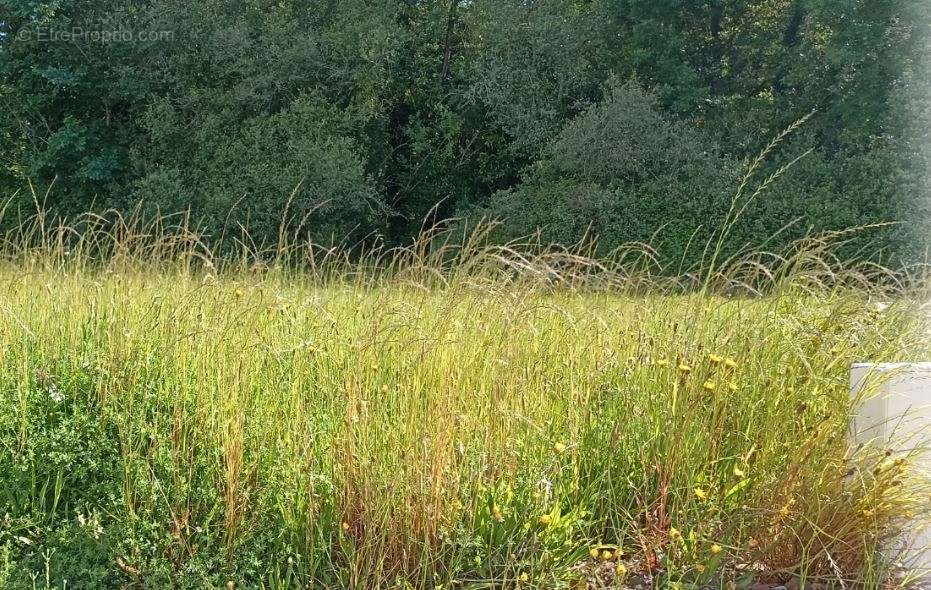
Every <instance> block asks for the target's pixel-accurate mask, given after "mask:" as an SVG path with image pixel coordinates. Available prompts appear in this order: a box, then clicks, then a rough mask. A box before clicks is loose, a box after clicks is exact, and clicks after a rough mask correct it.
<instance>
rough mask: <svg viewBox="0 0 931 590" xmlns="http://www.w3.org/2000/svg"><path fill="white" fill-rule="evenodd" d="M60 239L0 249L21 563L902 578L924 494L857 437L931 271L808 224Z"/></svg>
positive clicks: (116, 570)
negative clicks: (724, 240)
mask: <svg viewBox="0 0 931 590" xmlns="http://www.w3.org/2000/svg"><path fill="white" fill-rule="evenodd" d="M59 237H60V239H58V240H57V241H56V240H45V241H44V242H43V243H42V244H40V245H37V246H35V247H33V248H10V247H9V246H8V247H7V248H6V252H5V256H4V260H5V262H4V263H3V265H2V267H0V283H2V285H3V289H2V294H0V519H2V520H0V587H3V588H34V587H36V588H46V587H50V588H66V589H69V588H101V587H114V588H116V587H127V588H166V587H176V588H206V587H219V588H222V587H227V588H232V587H238V588H255V587H266V588H286V587H295V588H296V587H351V588H431V589H433V588H443V589H452V588H517V587H520V588H532V587H536V588H560V587H567V588H584V587H586V586H588V587H592V588H601V587H604V588H619V587H624V585H625V584H631V585H634V584H636V583H640V584H646V583H651V584H653V585H655V586H657V587H676V586H678V587H681V588H692V587H698V586H701V585H708V586H711V587H722V588H741V587H746V586H748V585H750V584H752V583H755V582H765V583H779V582H785V581H786V580H788V579H789V578H790V577H791V576H793V575H799V576H802V577H803V578H804V579H805V580H806V581H807V582H808V583H812V582H823V583H826V584H834V585H835V586H836V587H841V586H840V584H839V581H840V580H842V581H843V583H844V584H845V585H846V587H848V588H852V587H866V588H880V587H883V586H884V585H886V584H893V583H895V577H896V576H895V571H894V568H893V566H892V564H890V563H888V562H887V561H885V560H884V558H882V557H881V554H880V553H879V552H878V551H877V549H878V547H879V546H880V545H881V544H882V543H883V542H884V541H886V540H888V539H889V538H890V537H892V536H894V535H895V534H896V533H897V532H898V531H899V529H900V527H902V526H908V525H907V519H908V518H910V517H913V518H921V517H922V515H926V514H927V509H928V505H929V503H928V498H929V491H931V490H929V488H928V486H927V480H926V479H923V477H922V475H921V474H919V473H914V472H913V471H912V470H910V464H911V460H912V458H911V457H898V456H895V457H887V456H886V453H885V449H884V448H882V447H881V446H871V447H865V448H862V449H850V448H848V444H847V424H848V419H849V418H850V416H851V412H852V407H851V404H850V402H849V400H848V387H849V386H848V369H849V365H850V363H851V362H852V361H864V360H883V361H891V360H911V359H916V358H919V357H921V356H922V355H923V354H925V353H927V351H928V347H927V343H926V341H925V339H924V329H925V328H924V326H923V325H922V322H921V319H920V317H921V312H920V311H919V304H918V302H919V301H923V300H924V299H922V298H921V296H920V295H919V293H918V292H917V291H914V290H910V289H908V288H902V287H901V286H900V285H893V284H891V282H890V281H889V280H886V281H885V284H886V286H885V287H877V286H867V284H868V283H869V284H873V285H875V284H877V283H880V282H883V281H880V280H879V279H881V278H886V279H888V278H889V277H888V276H885V277H884V275H883V273H881V272H878V271H876V273H875V274H874V275H873V276H867V275H866V274H864V273H866V272H872V271H870V270H869V269H868V268H867V267H863V268H860V269H853V268H848V267H843V266H841V265H839V264H836V263H832V262H829V261H830V258H829V257H828V256H827V255H826V251H825V250H823V249H819V248H821V247H820V246H817V245H816V244H809V245H808V246H807V247H804V248H801V249H799V250H797V251H796V252H795V253H794V254H793V255H792V256H791V257H790V258H787V259H783V260H782V261H776V260H775V259H773V260H772V261H771V262H767V260H770V259H766V258H762V257H749V258H747V259H745V261H744V262H743V263H736V262H735V263H731V264H729V265H728V266H727V267H726V268H724V269H723V270H722V271H721V273H720V274H719V275H717V276H712V277H710V278H707V280H702V279H701V277H697V278H696V277H692V278H687V277H686V278H680V279H677V280H672V279H659V278H650V277H649V276H648V273H647V271H646V270H644V269H645V265H644V264H642V263H641V262H636V261H635V262H630V259H628V263H626V264H625V263H617V264H613V265H608V266H605V265H598V264H596V263H595V262H594V261H591V260H587V259H584V258H582V257H579V256H574V255H569V254H567V253H563V254H561V255H550V256H542V255H536V256H532V257H531V256H527V257H521V256H519V255H518V254H517V253H516V252H515V251H514V250H507V249H490V248H477V247H476V248H473V249H471V250H469V251H468V253H466V254H462V253H461V252H460V254H459V257H458V258H456V257H454V256H451V255H449V252H447V253H446V254H442V253H441V254H439V255H436V254H427V249H426V247H424V248H419V247H418V248H413V249H410V250H407V251H404V252H395V253H393V254H391V255H386V256H383V257H381V258H378V259H375V258H372V259H371V260H370V261H369V263H368V264H364V265H362V266H359V267H354V270H350V269H349V267H348V266H347V265H344V264H341V263H333V264H329V265H324V266H316V267H313V268H310V269H305V270H301V271H296V270H293V269H291V267H289V266H288V265H284V264H282V265H274V264H273V265H271V266H267V265H256V264H253V263H252V262H251V261H250V260H248V259H244V260H243V261H242V262H239V263H234V264H228V265H226V266H224V265H221V264H220V263H219V262H215V261H212V260H211V259H210V257H209V256H208V255H198V249H197V248H196V247H192V246H190V245H187V244H184V243H180V242H178V243H175V242H171V243H170V245H169V246H166V244H168V242H162V244H161V246H160V248H161V250H158V251H157V252H156V251H155V250H145V249H144V247H143V246H142V245H140V244H143V243H146V242H145V240H142V239H140V240H138V241H137V242H132V241H125V240H124V241H123V242H119V241H118V240H117V241H114V244H119V243H122V244H123V245H122V246H119V245H118V246H113V245H112V244H111V247H110V248H109V250H108V257H107V260H108V261H109V262H108V263H106V264H101V263H93V262H92V260H91V258H92V257H90V256H89V255H88V252H89V249H88V248H86V246H87V244H86V243H83V242H79V243H77V244H75V243H72V242H69V239H70V238H66V237H65V238H63V237H61V236H59ZM130 242H132V243H130ZM82 244H83V245H82ZM166 252H167V253H166ZM179 252H180V254H179ZM155 254H158V255H155ZM638 260H642V259H638Z"/></svg>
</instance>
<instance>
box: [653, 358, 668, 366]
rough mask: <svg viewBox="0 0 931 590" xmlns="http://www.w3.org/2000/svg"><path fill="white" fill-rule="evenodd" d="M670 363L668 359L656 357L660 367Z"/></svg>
mask: <svg viewBox="0 0 931 590" xmlns="http://www.w3.org/2000/svg"><path fill="white" fill-rule="evenodd" d="M668 364H669V361H667V360H666V359H656V365H657V366H659V367H665V366H666V365H668Z"/></svg>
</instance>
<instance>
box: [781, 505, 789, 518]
mask: <svg viewBox="0 0 931 590" xmlns="http://www.w3.org/2000/svg"><path fill="white" fill-rule="evenodd" d="M779 515H780V516H782V517H783V518H785V517H787V516H789V506H788V505H786V506H783V507H782V508H780V509H779Z"/></svg>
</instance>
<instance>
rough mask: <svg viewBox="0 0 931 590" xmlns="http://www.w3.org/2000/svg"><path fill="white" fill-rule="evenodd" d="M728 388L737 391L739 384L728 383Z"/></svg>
mask: <svg viewBox="0 0 931 590" xmlns="http://www.w3.org/2000/svg"><path fill="white" fill-rule="evenodd" d="M727 388H728V389H730V390H731V391H737V384H736V383H728V384H727Z"/></svg>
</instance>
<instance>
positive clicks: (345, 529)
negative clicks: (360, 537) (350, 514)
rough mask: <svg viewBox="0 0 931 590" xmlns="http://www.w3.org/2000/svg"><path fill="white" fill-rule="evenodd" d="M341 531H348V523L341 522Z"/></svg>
mask: <svg viewBox="0 0 931 590" xmlns="http://www.w3.org/2000/svg"><path fill="white" fill-rule="evenodd" d="M343 530H344V531H348V530H349V523H348V522H346V521H343Z"/></svg>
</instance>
